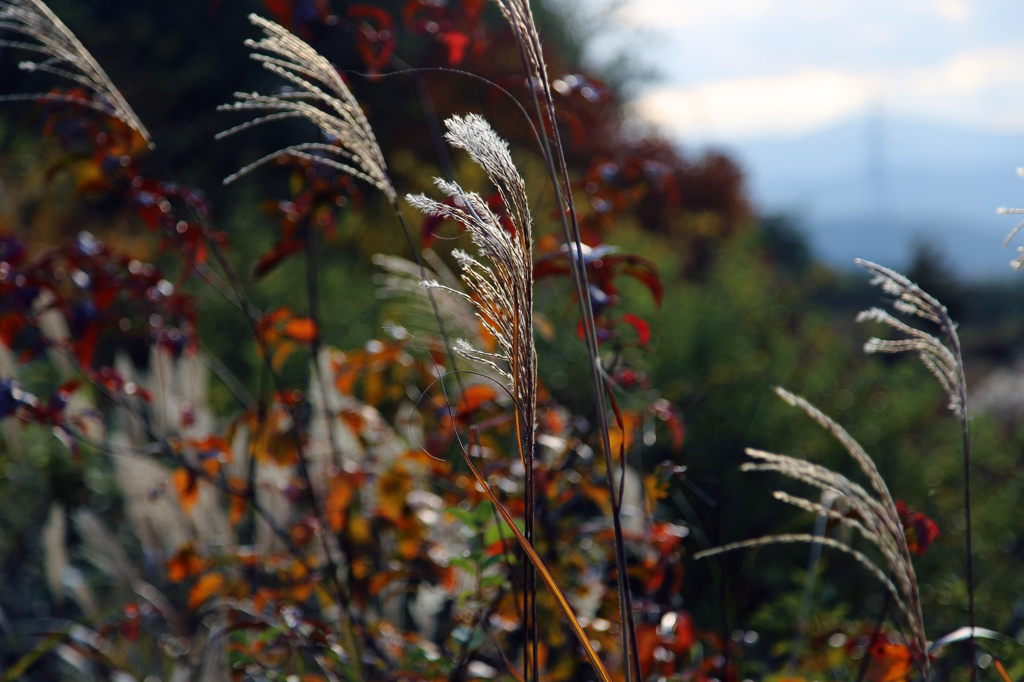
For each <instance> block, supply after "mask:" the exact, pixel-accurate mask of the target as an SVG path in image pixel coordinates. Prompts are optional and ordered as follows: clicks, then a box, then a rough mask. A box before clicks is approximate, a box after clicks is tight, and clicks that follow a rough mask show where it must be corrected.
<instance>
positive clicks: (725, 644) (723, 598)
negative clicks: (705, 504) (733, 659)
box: [715, 500, 729, 680]
mask: <svg viewBox="0 0 1024 682" xmlns="http://www.w3.org/2000/svg"><path fill="white" fill-rule="evenodd" d="M724 507H725V505H724V504H723V503H722V502H721V500H720V501H719V503H718V507H717V509H715V514H716V516H717V517H718V518H717V525H718V543H719V544H720V545H721V544H723V543H724V542H725V515H724V514H723V508H724ZM719 566H720V567H721V569H722V579H721V580H720V581H719V583H718V610H719V615H720V616H721V618H722V669H721V671H720V679H723V680H727V679H729V609H728V606H729V601H728V600H729V593H728V590H727V586H726V582H725V559H724V557H723V558H722V559H721V561H720V562H719Z"/></svg>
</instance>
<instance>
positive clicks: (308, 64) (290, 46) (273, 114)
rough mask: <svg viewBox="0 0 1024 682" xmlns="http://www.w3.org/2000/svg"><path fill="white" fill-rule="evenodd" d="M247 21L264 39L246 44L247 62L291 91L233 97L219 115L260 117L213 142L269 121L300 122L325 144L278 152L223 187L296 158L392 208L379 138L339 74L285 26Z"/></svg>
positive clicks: (392, 195) (258, 18)
mask: <svg viewBox="0 0 1024 682" xmlns="http://www.w3.org/2000/svg"><path fill="white" fill-rule="evenodd" d="M249 20H250V21H251V22H252V23H253V25H255V26H257V27H258V28H260V29H262V30H263V33H264V36H263V38H261V39H260V40H258V41H257V40H251V39H250V40H246V41H245V44H246V46H247V47H249V48H250V49H252V50H253V54H251V55H250V56H251V57H252V58H253V59H254V60H255V61H258V62H260V63H261V64H262V65H263V68H265V69H267V70H268V71H270V72H272V73H274V74H276V75H278V76H280V77H281V78H282V79H284V80H285V81H287V82H288V83H289V85H290V87H291V88H292V90H291V91H289V92H282V93H279V94H277V95H260V94H258V93H244V92H236V93H235V99H236V101H235V102H233V103H231V104H225V105H221V106H220V107H218V110H220V111H252V112H258V115H257V116H256V118H254V119H252V120H250V121H247V122H245V123H242V124H240V125H237V126H235V127H233V128H230V129H228V130H225V131H223V132H221V133H219V134H218V135H217V136H216V139H221V138H224V137H226V136H228V135H233V134H235V133H238V132H241V131H243V130H247V129H249V128H251V127H253V126H257V125H261V124H263V123H269V122H271V121H278V120H283V119H287V118H302V119H305V120H307V121H309V122H310V123H312V124H313V125H314V126H316V127H317V128H318V129H319V131H320V133H321V135H322V137H323V139H324V140H325V141H324V142H308V143H304V144H296V145H291V146H288V147H285V148H283V149H280V150H278V151H276V152H273V153H271V154H268V155H267V156H264V157H262V158H260V159H257V160H256V161H254V162H253V163H250V164H249V165H247V166H245V167H244V168H242V169H240V170H238V171H237V172H235V173H234V174H232V175H230V176H228V177H227V178H225V179H224V183H225V184H229V183H231V182H234V181H235V180H237V179H238V178H240V177H242V176H243V175H246V174H248V173H249V172H251V171H252V170H254V169H256V168H258V167H259V166H262V165H263V164H265V163H268V162H270V161H274V160H276V159H280V158H285V157H294V158H300V159H305V160H308V161H312V162H314V163H320V164H323V165H326V166H329V167H331V168H334V169H335V170H339V171H341V172H343V173H347V174H349V175H352V176H353V177H357V178H359V179H361V180H364V181H366V182H368V183H370V184H371V185H373V186H374V187H376V188H377V189H378V190H380V191H381V192H382V193H383V194H384V195H385V196H386V197H387V199H388V201H391V202H392V203H393V202H394V201H395V200H396V198H397V194H396V192H395V190H394V187H393V186H392V184H391V180H390V178H389V177H388V174H387V165H386V164H385V162H384V155H383V153H382V152H381V150H380V146H379V145H378V144H377V138H376V137H375V136H374V134H373V130H372V129H371V128H370V124H369V122H368V121H367V119H366V116H365V115H364V114H363V110H362V108H361V107H360V106H359V103H358V102H357V101H356V99H355V97H354V96H353V95H352V92H351V91H350V90H349V88H348V86H347V85H346V84H345V81H344V80H343V79H342V78H341V76H340V75H339V74H338V71H337V70H336V69H335V68H334V66H333V65H332V64H331V63H330V62H329V61H328V60H327V59H326V58H324V57H323V56H322V55H320V54H319V53H317V52H316V50H314V49H313V48H312V47H311V46H310V45H309V44H308V43H306V42H305V41H303V40H301V39H300V38H298V37H297V36H295V35H294V34H293V33H291V32H290V31H288V30H287V29H286V28H284V27H283V26H281V25H279V24H277V23H275V22H273V21H270V20H269V19H264V18H263V17H261V16H258V15H256V14H250V15H249ZM339 158H340V159H341V160H338V159H339Z"/></svg>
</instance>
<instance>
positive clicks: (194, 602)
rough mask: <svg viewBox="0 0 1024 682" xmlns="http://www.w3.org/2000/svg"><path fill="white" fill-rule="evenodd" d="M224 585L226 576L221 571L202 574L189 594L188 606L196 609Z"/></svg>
mask: <svg viewBox="0 0 1024 682" xmlns="http://www.w3.org/2000/svg"><path fill="white" fill-rule="evenodd" d="M223 586H224V576H223V575H221V574H220V573H207V574H205V575H202V576H200V578H199V580H197V581H196V584H195V585H193V586H192V591H191V592H189V594H188V607H189V608H190V609H192V610H195V609H196V608H198V607H199V606H201V605H202V604H203V602H205V601H206V600H207V599H209V598H210V597H212V596H214V595H215V594H217V592H219V591H220V588H222V587H223Z"/></svg>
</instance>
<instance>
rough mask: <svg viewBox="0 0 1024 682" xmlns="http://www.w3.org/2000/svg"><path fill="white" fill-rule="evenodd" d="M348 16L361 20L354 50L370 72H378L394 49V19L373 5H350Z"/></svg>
mask: <svg viewBox="0 0 1024 682" xmlns="http://www.w3.org/2000/svg"><path fill="white" fill-rule="evenodd" d="M348 16H349V18H351V19H352V20H354V21H357V22H361V25H360V27H359V33H357V34H356V51H357V52H359V56H360V57H361V58H362V60H363V62H364V63H365V64H366V67H367V69H369V71H370V73H371V74H378V73H380V71H381V69H382V68H383V67H384V66H386V65H387V63H388V62H389V61H390V60H391V55H392V54H393V53H394V51H395V21H394V19H392V18H391V15H390V14H388V12H387V11H385V10H384V9H382V8H380V7H374V6H373V5H352V6H351V7H349V8H348Z"/></svg>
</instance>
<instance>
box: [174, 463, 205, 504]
mask: <svg viewBox="0 0 1024 682" xmlns="http://www.w3.org/2000/svg"><path fill="white" fill-rule="evenodd" d="M172 479H173V481H174V489H175V490H177V491H178V501H179V502H180V503H181V508H182V509H184V510H185V513H186V514H188V513H190V512H191V511H192V507H194V506H195V505H196V502H197V501H198V500H199V481H197V480H196V477H195V475H194V474H193V473H192V472H191V471H189V470H188V469H185V468H184V467H182V468H179V469H175V470H174V474H173V475H172Z"/></svg>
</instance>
